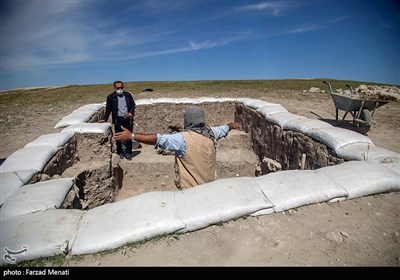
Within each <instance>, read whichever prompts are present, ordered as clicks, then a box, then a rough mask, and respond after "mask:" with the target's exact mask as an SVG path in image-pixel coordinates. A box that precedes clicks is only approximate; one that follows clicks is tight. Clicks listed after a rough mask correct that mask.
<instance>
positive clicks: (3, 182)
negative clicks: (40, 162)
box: [0, 167, 38, 205]
mask: <svg viewBox="0 0 400 280" xmlns="http://www.w3.org/2000/svg"><path fill="white" fill-rule="evenodd" d="M0 169H1V167H0ZM36 173H38V171H36V170H32V169H30V170H18V171H11V172H4V173H3V172H2V173H0V205H1V204H3V203H4V202H5V201H6V200H7V199H8V198H9V197H10V196H11V195H12V194H13V193H14V192H16V191H17V190H18V188H20V187H22V186H23V185H25V184H27V183H28V182H29V181H30V180H31V179H32V178H33V176H35V175H36Z"/></svg>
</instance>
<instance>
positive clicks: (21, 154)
mask: <svg viewBox="0 0 400 280" xmlns="http://www.w3.org/2000/svg"><path fill="white" fill-rule="evenodd" d="M58 149H59V148H57V147H54V146H34V147H25V148H22V149H19V150H18V151H16V152H14V153H12V154H11V155H10V156H9V157H8V158H7V159H6V160H5V161H4V163H3V164H2V165H1V166H0V170H1V172H2V173H3V172H10V171H20V170H36V171H42V170H43V168H44V167H45V165H46V164H47V162H49V160H50V159H51V158H52V157H53V156H54V155H55V154H56V153H57V151H58Z"/></svg>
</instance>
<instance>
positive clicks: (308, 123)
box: [283, 118, 333, 134]
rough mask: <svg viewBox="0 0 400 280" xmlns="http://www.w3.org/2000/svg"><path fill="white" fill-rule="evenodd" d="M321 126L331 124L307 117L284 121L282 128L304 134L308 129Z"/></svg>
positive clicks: (329, 125)
mask: <svg viewBox="0 0 400 280" xmlns="http://www.w3.org/2000/svg"><path fill="white" fill-rule="evenodd" d="M321 127H333V126H332V125H331V124H329V123H327V122H324V121H321V120H316V119H309V118H295V119H292V120H289V121H287V122H285V124H284V125H283V129H287V130H294V131H297V132H301V133H303V134H306V132H308V131H309V130H312V129H317V128H321Z"/></svg>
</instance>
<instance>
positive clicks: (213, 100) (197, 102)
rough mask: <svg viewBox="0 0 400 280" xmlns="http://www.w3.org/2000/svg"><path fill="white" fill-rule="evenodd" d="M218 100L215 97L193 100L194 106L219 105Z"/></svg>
mask: <svg viewBox="0 0 400 280" xmlns="http://www.w3.org/2000/svg"><path fill="white" fill-rule="evenodd" d="M217 102H218V99H217V98H215V97H198V98H193V104H200V103H217Z"/></svg>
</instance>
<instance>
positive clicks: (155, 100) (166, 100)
mask: <svg viewBox="0 0 400 280" xmlns="http://www.w3.org/2000/svg"><path fill="white" fill-rule="evenodd" d="M150 101H151V103H153V104H158V103H176V99H175V98H168V97H162V98H150Z"/></svg>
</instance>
